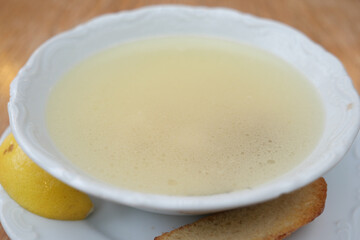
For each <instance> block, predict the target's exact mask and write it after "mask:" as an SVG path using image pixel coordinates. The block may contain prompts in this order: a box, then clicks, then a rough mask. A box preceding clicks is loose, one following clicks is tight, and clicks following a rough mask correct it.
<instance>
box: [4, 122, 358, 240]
mask: <svg viewBox="0 0 360 240" xmlns="http://www.w3.org/2000/svg"><path fill="white" fill-rule="evenodd" d="M9 132H10V129H9V128H8V129H7V130H6V131H5V132H4V133H3V135H2V137H1V138H0V142H2V141H3V139H4V137H5V136H7V134H9ZM325 179H326V181H327V183H328V198H327V202H326V207H325V210H324V212H323V214H322V215H321V216H320V217H318V218H317V219H315V221H313V222H312V223H310V224H308V225H307V226H305V227H303V228H301V229H300V230H298V231H297V232H295V233H294V234H293V235H291V236H290V237H289V238H287V239H288V240H304V239H306V240H319V239H326V240H359V239H360V136H358V137H357V138H356V140H355V142H354V144H353V146H352V148H351V149H350V151H349V152H348V153H347V155H346V156H345V157H344V159H343V161H342V162H341V163H340V164H339V165H337V166H336V167H335V168H334V169H333V170H331V171H330V172H329V173H327V174H326V175H325ZM93 200H94V204H95V211H94V212H93V213H92V215H90V217H88V218H87V219H86V220H83V221H56V220H49V219H46V218H42V217H39V216H36V215H34V214H32V213H30V212H28V211H26V210H24V209H23V208H21V207H20V206H19V205H18V204H17V203H15V202H14V201H13V200H12V199H11V198H10V197H9V196H8V195H7V194H6V192H5V191H4V190H3V189H2V188H0V220H1V223H2V224H3V226H4V228H5V231H6V232H7V234H8V235H9V237H10V238H11V239H13V240H17V239H19V240H35V239H37V240H45V239H46V240H48V239H52V240H64V239H67V240H72V239H74V240H75V239H76V240H78V239H86V240H92V239H94V240H95V239H96V240H105V239H106V240H110V239H119V240H121V239H123V240H145V239H153V238H154V237H156V236H158V235H160V234H161V233H163V232H167V231H170V230H172V229H174V228H176V227H179V226H181V225H184V224H186V223H190V222H193V221H195V220H197V219H199V218H200V216H167V215H160V214H154V213H148V212H143V211H141V210H137V209H134V208H130V207H125V206H121V205H118V204H115V203H111V202H107V201H104V200H100V199H93Z"/></svg>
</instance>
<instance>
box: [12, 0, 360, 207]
mask: <svg viewBox="0 0 360 240" xmlns="http://www.w3.org/2000/svg"><path fill="white" fill-rule="evenodd" d="M169 13H171V14H173V15H174V16H175V18H176V17H177V16H176V14H174V13H179V18H182V17H184V16H183V15H185V17H186V18H194V19H201V17H203V16H212V17H215V18H219V19H221V18H226V17H229V19H230V20H238V21H240V22H242V23H245V24H249V26H253V25H254V26H261V27H264V29H265V30H267V31H268V32H269V34H272V28H273V29H277V31H280V32H281V31H283V32H285V33H286V34H288V35H289V36H293V37H294V39H296V40H298V41H299V42H306V44H307V46H311V48H312V49H313V50H314V51H315V52H316V53H314V54H318V55H320V56H321V57H322V58H324V59H326V61H328V62H329V64H330V65H332V66H331V68H332V69H335V70H334V75H336V76H340V77H339V79H340V80H339V81H343V82H342V85H339V86H341V88H344V89H341V94H343V96H336V97H339V99H340V100H339V101H340V102H341V104H342V99H343V98H344V99H346V100H344V101H345V103H347V104H348V105H347V106H348V107H349V108H350V107H351V109H350V111H347V112H346V114H345V116H343V119H340V120H339V121H340V122H341V124H340V125H339V126H341V127H342V131H340V132H337V135H336V136H335V137H334V136H333V137H334V138H333V139H331V141H332V142H331V146H333V147H334V148H331V149H330V150H329V149H328V150H327V152H326V154H327V155H326V157H327V158H328V159H327V161H326V162H324V161H322V162H321V164H320V163H316V162H315V163H314V164H313V165H311V166H310V167H308V168H307V169H306V170H307V171H306V173H304V171H303V172H301V173H299V174H297V173H294V174H291V176H287V177H286V178H285V180H284V179H282V180H281V181H277V180H275V181H272V182H270V183H265V184H263V185H261V186H259V187H256V188H254V189H251V190H240V191H234V192H231V193H223V194H216V195H210V196H166V195H157V194H148V193H141V192H135V191H131V190H125V189H120V188H118V187H114V186H111V185H109V184H106V183H103V182H101V181H98V180H96V179H94V178H92V177H90V176H86V175H84V174H79V172H77V171H75V170H74V169H73V168H72V167H71V166H69V165H64V164H63V163H61V162H59V161H56V160H55V161H54V160H53V159H52V157H53V155H49V154H47V152H46V151H43V150H44V149H41V146H39V143H37V142H36V139H37V137H38V136H37V134H38V133H39V132H38V129H36V123H34V122H26V121H27V120H26V119H27V118H28V117H29V116H31V113H29V111H26V107H27V104H29V102H31V101H27V100H28V99H27V96H26V93H24V91H23V92H22V90H21V89H22V88H24V89H25V87H23V86H24V85H28V84H29V82H30V81H31V80H32V79H33V78H34V76H35V75H36V74H37V73H38V72H41V71H44V70H43V69H41V67H39V66H38V64H39V62H41V60H43V59H46V58H49V55H47V54H48V50H49V49H50V48H51V47H52V46H53V45H55V44H57V43H61V42H65V41H66V40H67V39H70V38H72V37H74V36H77V35H79V34H80V35H81V34H85V35H86V34H88V33H89V32H91V31H95V30H96V29H100V28H102V27H103V26H105V25H106V24H110V25H111V23H112V22H117V21H125V22H126V21H128V20H129V19H130V20H134V19H135V21H136V19H140V18H141V17H144V16H145V17H146V16H148V15H151V14H155V15H154V16H159V15H161V14H169ZM181 14H183V15H181ZM180 15H181V16H180ZM147 20H148V19H147ZM230 20H226V21H230ZM260 30H261V29H260ZM260 30H259V31H260ZM288 35H287V36H288ZM75 41H76V40H75ZM70 44H71V43H70ZM280 51H281V50H280ZM282 51H283V50H282ZM324 61H325V60H324ZM26 87H28V86H26ZM336 88H338V86H335V89H336ZM336 91H340V90H338V89H336ZM341 94H339V95H341ZM323 100H324V99H323ZM30 104H31V103H30ZM349 104H350V105H349ZM8 109H9V117H10V126H11V129H12V132H13V134H14V136H15V138H16V140H17V141H18V143H19V145H20V146H21V148H22V149H23V150H24V152H25V153H26V154H27V155H28V156H29V157H30V158H31V159H33V160H34V161H35V162H36V163H37V164H38V165H39V166H41V167H42V168H43V169H45V170H46V171H47V172H49V173H50V174H52V175H53V176H55V177H56V178H58V179H60V180H61V181H63V182H65V183H67V184H69V185H71V186H73V187H75V188H77V189H79V190H81V191H84V192H87V193H89V194H91V195H94V196H97V197H101V198H103V199H107V200H112V201H114V202H117V203H121V204H125V205H128V206H132V207H136V208H140V209H144V210H149V211H154V212H160V213H167V214H197V213H209V212H215V211H219V210H225V209H231V208H235V207H239V206H245V205H250V204H254V203H258V202H263V201H266V200H269V199H272V198H275V197H277V196H279V195H281V194H284V193H287V192H290V191H293V190H295V189H298V188H300V187H302V186H304V185H306V184H308V183H310V182H311V181H314V180H315V179H316V178H318V177H320V176H322V175H323V174H324V173H325V172H327V171H328V170H330V169H331V168H332V167H334V166H335V165H336V164H337V163H338V162H339V161H340V160H341V158H342V157H343V156H344V155H345V153H346V151H347V150H348V149H349V148H350V146H351V144H352V141H353V140H354V138H355V136H356V134H357V131H358V129H359V124H360V120H359V109H360V107H359V99H358V95H357V93H356V91H355V89H354V88H353V86H352V82H351V79H350V78H349V77H348V76H347V74H346V71H345V70H344V68H343V66H342V65H341V63H340V62H339V61H338V60H337V59H336V58H335V57H334V56H332V55H331V54H329V53H328V52H326V51H325V50H324V49H323V48H322V47H321V46H319V45H318V44H316V43H313V42H312V41H311V40H309V39H308V38H307V37H306V36H305V35H303V34H302V33H300V32H299V31H297V30H295V29H293V28H291V27H289V26H286V25H284V24H282V23H278V22H275V21H273V20H267V19H261V18H258V17H255V16H251V15H248V14H243V13H240V12H237V11H235V10H231V9H226V8H207V7H187V6H181V5H157V6H151V7H143V8H140V9H137V10H131V11H123V12H120V13H113V14H106V15H103V16H100V17H96V18H94V19H93V20H90V21H89V22H87V23H85V24H82V25H79V26H78V27H76V28H74V29H72V30H69V31H66V32H64V33H61V34H59V35H57V36H55V37H53V38H51V39H50V40H48V41H46V42H45V43H44V44H43V45H42V46H40V47H39V48H38V49H37V50H36V51H35V52H34V53H33V55H32V56H31V57H30V59H29V60H28V62H27V63H26V64H25V65H24V67H23V68H22V69H21V70H20V72H19V73H18V75H17V76H16V78H15V79H14V81H13V82H12V83H11V88H10V101H9V104H8ZM335 118H336V116H335ZM26 127H27V128H28V129H26ZM29 129H30V130H29ZM328 144H330V143H328ZM329 146H330V145H329Z"/></svg>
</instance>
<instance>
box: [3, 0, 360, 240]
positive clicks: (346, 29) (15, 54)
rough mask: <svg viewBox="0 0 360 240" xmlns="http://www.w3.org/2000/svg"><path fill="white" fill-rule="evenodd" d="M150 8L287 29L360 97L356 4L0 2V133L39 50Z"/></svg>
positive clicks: (292, 0) (294, 0)
mask: <svg viewBox="0 0 360 240" xmlns="http://www.w3.org/2000/svg"><path fill="white" fill-rule="evenodd" d="M153 4H185V5H194V6H209V7H227V8H233V9H237V10H239V11H242V12H245V13H249V14H253V15H256V16H259V17H264V18H270V19H274V20H277V21H280V22H283V23H285V24H288V25H290V26H292V27H294V28H297V29H298V30H300V31H302V32H303V33H305V34H306V35H307V36H308V37H309V38H311V39H312V40H313V41H315V42H317V43H319V44H320V45H322V46H323V47H324V48H325V49H327V50H328V51H329V52H331V53H333V54H334V55H335V56H336V57H338V58H339V60H340V61H341V62H342V63H343V64H344V66H345V68H346V70H347V72H348V74H349V75H350V77H351V78H352V80H353V82H354V85H355V87H356V88H357V90H358V91H360V1H359V0H326V1H324V0H302V1H299V0H271V1H269V0H251V1H249V0H182V1H181V0H167V1H166V0H85V1H83V0H0V132H2V131H3V130H4V129H5V128H6V127H7V126H8V124H9V121H8V114H7V102H8V99H9V85H10V83H11V81H12V80H13V78H14V77H15V76H16V74H17V72H18V71H19V70H20V68H21V67H22V66H23V65H24V64H25V62H26V61H27V59H28V58H29V56H30V55H31V54H32V53H33V52H34V50H35V49H36V48H37V47H39V46H40V45H41V44H42V43H43V42H45V41H46V40H48V39H49V38H50V37H52V36H54V35H56V34H58V33H60V32H63V31H65V30H68V29H70V28H73V27H74V26H76V25H78V24H80V23H83V22H86V21H88V20H89V19H91V18H93V17H95V16H98V15H101V14H105V13H112V12H118V11H122V10H130V9H135V8H139V7H143V6H148V5H153ZM5 239H9V238H8V237H7V235H6V233H5V232H4V230H3V229H2V227H1V226H0V240H5Z"/></svg>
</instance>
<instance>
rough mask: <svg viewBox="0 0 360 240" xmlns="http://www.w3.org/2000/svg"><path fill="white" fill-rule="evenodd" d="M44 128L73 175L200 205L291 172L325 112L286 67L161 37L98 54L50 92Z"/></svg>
mask: <svg viewBox="0 0 360 240" xmlns="http://www.w3.org/2000/svg"><path fill="white" fill-rule="evenodd" d="M46 115H47V116H46V121H47V128H48V132H49V135H50V137H51V138H52V140H53V143H54V145H55V146H56V147H57V148H58V149H59V151H60V152H62V153H63V154H64V155H65V156H66V157H67V158H68V159H69V161H71V162H72V163H73V164H74V165H76V166H77V167H78V168H80V169H82V170H83V171H84V172H86V173H88V174H89V175H91V176H94V177H96V178H97V179H100V180H102V181H104V182H107V183H109V184H113V185H116V186H119V187H121V188H125V189H130V190H134V191H140V192H147V193H155V194H167V195H185V196H191V195H209V194H217V193H225V192H231V191H235V190H239V189H246V188H252V187H255V186H257V185H259V184H262V183H265V182H267V181H270V180H272V179H274V178H276V177H278V176H280V175H282V174H284V173H286V172H288V171H289V170H291V169H293V168H294V167H296V166H297V165H298V164H299V163H300V162H301V161H303V160H304V159H305V158H306V157H307V156H308V155H309V154H310V153H311V151H312V150H313V149H314V148H315V146H316V144H317V142H318V141H319V139H320V136H321V133H322V130H323V123H324V111H323V107H322V103H321V101H320V97H319V96H318V95H317V92H316V90H315V88H314V87H313V86H312V85H311V84H310V83H309V82H308V80H307V79H306V78H305V77H304V76H303V75H302V74H301V73H299V72H298V71H297V70H296V69H295V68H294V67H292V66H290V65H289V64H288V63H286V62H284V61H283V60H281V59H279V58H278V57H276V56H274V55H272V54H270V53H268V52H265V51H263V50H261V49H258V48H255V47H252V46H249V45H245V44H240V43H236V42H231V41H227V40H221V39H213V38H203V37H190V36H189V37H185V36H184V37H164V38H156V39H155V38H154V39H146V40H138V41H134V42H130V43H126V44H121V45H119V46H116V47H113V48H110V49H107V50H104V51H102V52H100V53H97V54H95V55H93V56H91V57H89V58H87V59H85V60H84V61H82V62H80V63H79V64H78V65H76V66H74V67H73V68H72V69H71V70H70V71H68V72H67V73H66V74H64V76H63V77H62V78H61V79H60V80H59V81H58V83H57V84H56V86H55V87H54V88H53V89H52V90H51V92H50V95H49V101H48V105H47V109H46Z"/></svg>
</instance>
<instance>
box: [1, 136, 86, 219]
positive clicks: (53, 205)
mask: <svg viewBox="0 0 360 240" xmlns="http://www.w3.org/2000/svg"><path fill="white" fill-rule="evenodd" d="M0 184H1V185H2V186H3V188H4V189H5V191H6V192H7V193H8V194H9V196H10V197H11V198H12V199H14V200H15V201H16V202H17V203H18V204H19V205H21V206H22V207H23V208H25V209H27V210H28V211H30V212H32V213H35V214H37V215H39V216H42V217H46V218H51V219H58V220H81V219H84V218H86V217H87V216H88V214H89V213H90V212H91V210H92V208H93V203H92V202H91V200H90V198H89V196H88V195H86V194H84V193H82V192H80V191H78V190H76V189H74V188H72V187H70V186H68V185H66V184H64V183H62V182H61V181H59V180H57V179H56V178H54V177H53V176H51V175H50V174H48V173H47V172H45V171H44V170H43V169H41V168H40V167H39V166H38V165H36V164H35V163H34V162H33V161H32V160H31V159H30V158H29V157H28V156H26V155H25V153H24V152H23V151H22V150H21V148H20V147H19V145H18V144H17V142H16V140H15V138H14V136H13V134H9V135H8V136H7V137H6V139H5V140H4V142H3V143H2V145H1V146H0Z"/></svg>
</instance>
